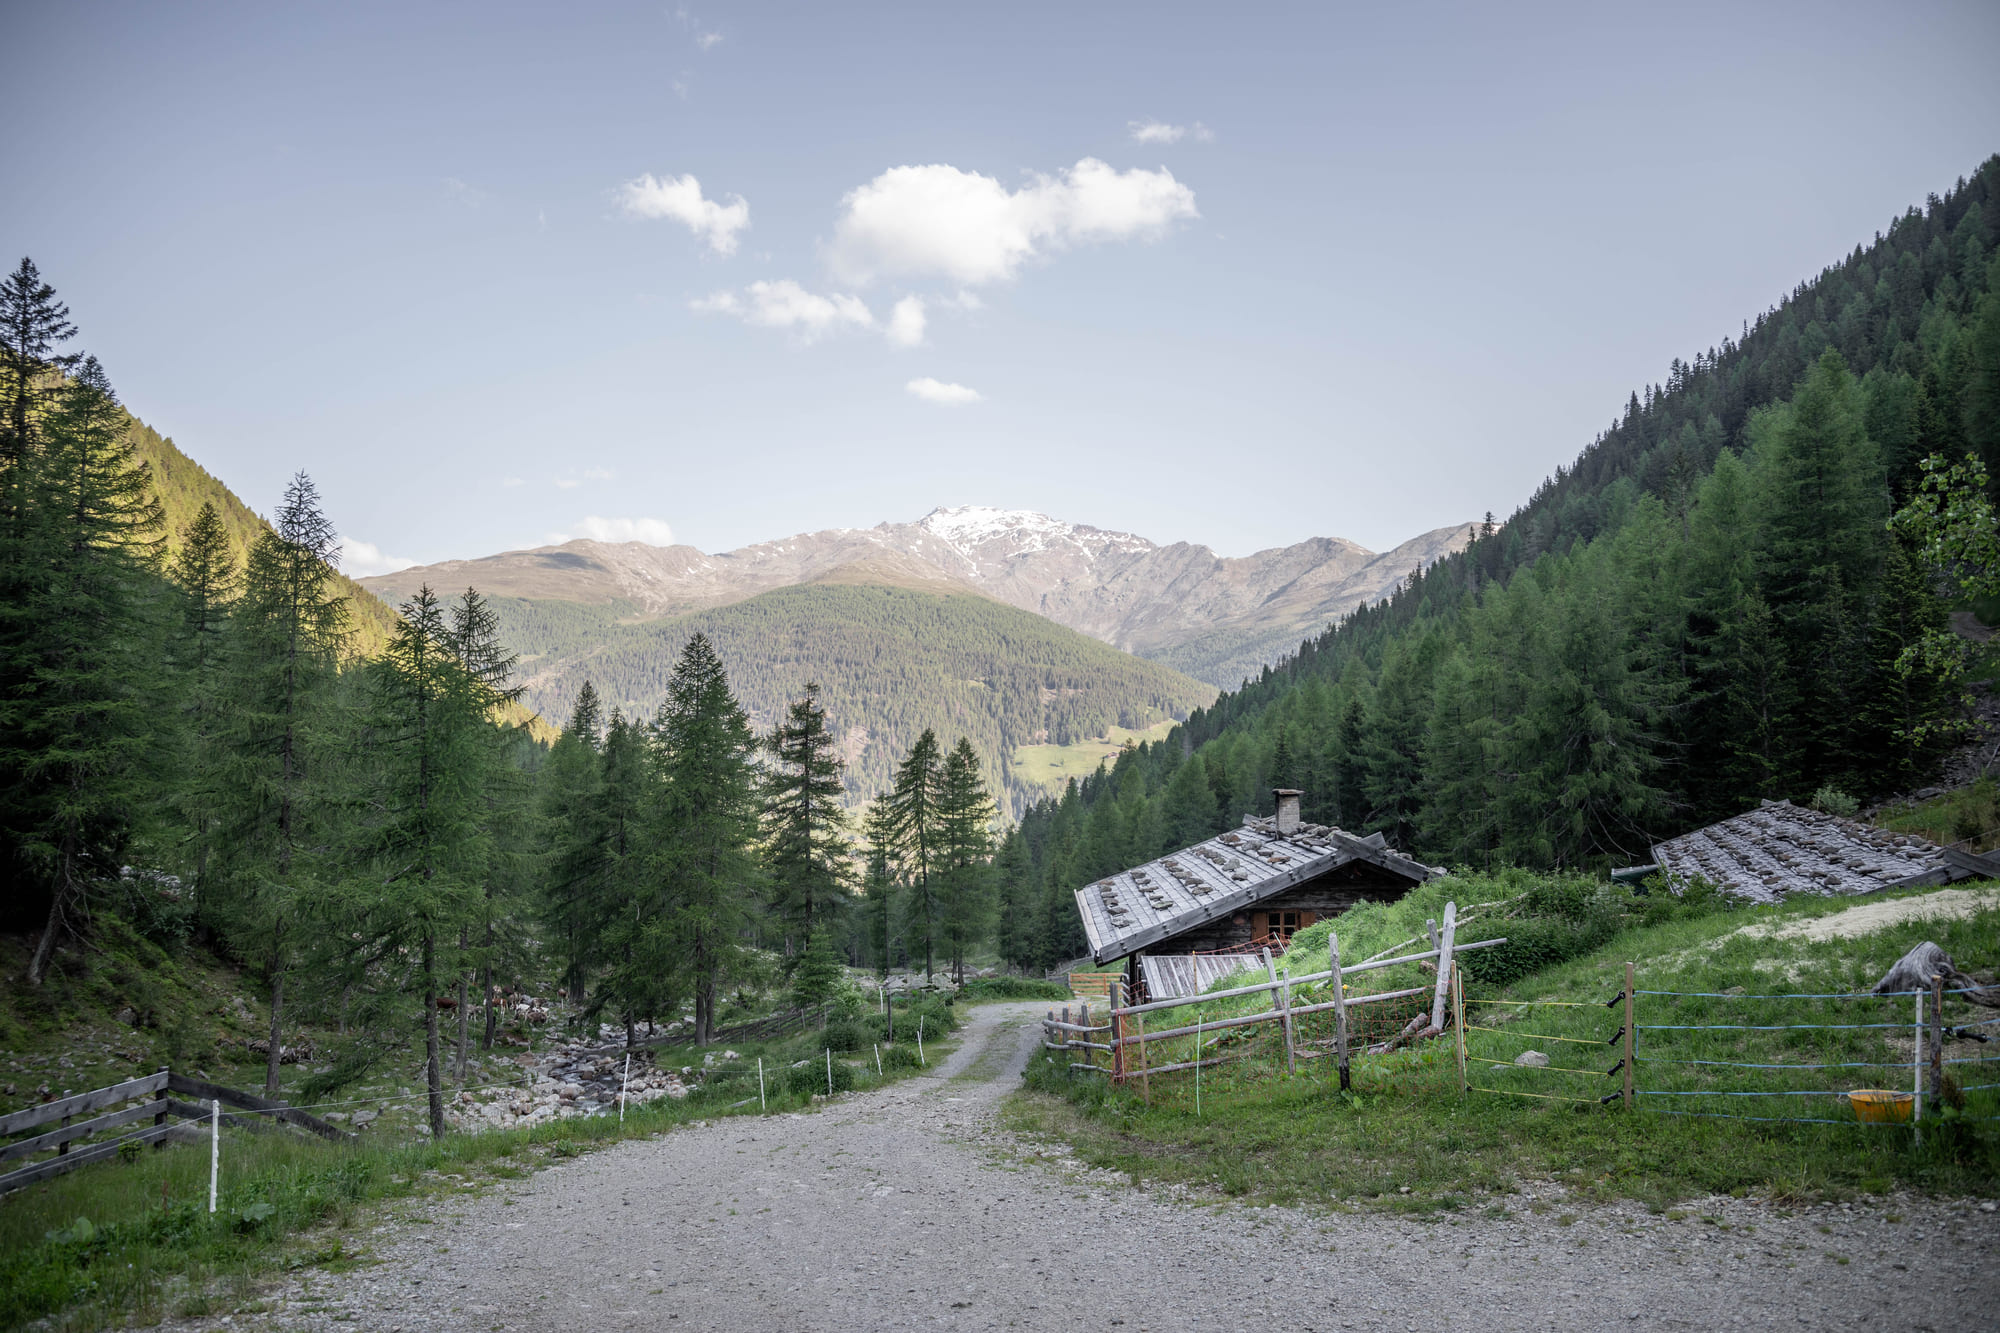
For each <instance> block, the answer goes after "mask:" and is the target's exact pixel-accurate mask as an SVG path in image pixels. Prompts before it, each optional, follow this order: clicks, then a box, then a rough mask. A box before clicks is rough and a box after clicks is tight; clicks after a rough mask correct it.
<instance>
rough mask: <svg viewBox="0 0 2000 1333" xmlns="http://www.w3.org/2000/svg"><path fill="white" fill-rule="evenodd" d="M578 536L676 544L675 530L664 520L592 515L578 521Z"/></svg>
mask: <svg viewBox="0 0 2000 1333" xmlns="http://www.w3.org/2000/svg"><path fill="white" fill-rule="evenodd" d="M576 535H577V536H579V537H587V538H589V539H590V540H591V541H594V542H645V543H646V544H647V545H649V546H672V545H673V544H674V530H673V529H672V528H671V527H669V526H668V524H667V521H666V520H665V519H663V518H600V517H599V516H597V515H596V514H592V515H590V516H589V517H587V518H583V519H580V520H578V522H577V525H576ZM568 540H569V538H568V537H564V538H563V541H568ZM558 544H560V543H558Z"/></svg>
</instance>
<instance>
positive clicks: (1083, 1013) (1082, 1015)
mask: <svg viewBox="0 0 2000 1333" xmlns="http://www.w3.org/2000/svg"><path fill="white" fill-rule="evenodd" d="M1076 1025H1077V1026H1078V1027H1080V1028H1087V1027H1089V1026H1090V1005H1089V1003H1088V1002H1085V1003H1084V1005H1083V1006H1082V1008H1081V1009H1080V1010H1079V1011H1078V1013H1077V1016H1076ZM1070 1040H1071V1041H1079V1042H1082V1043H1083V1062H1084V1063H1085V1064H1087V1065H1089V1066H1090V1067H1091V1068H1092V1069H1095V1068H1097V1052H1096V1051H1093V1050H1091V1049H1090V1034H1089V1033H1088V1032H1076V1033H1072V1034H1071V1035H1070Z"/></svg>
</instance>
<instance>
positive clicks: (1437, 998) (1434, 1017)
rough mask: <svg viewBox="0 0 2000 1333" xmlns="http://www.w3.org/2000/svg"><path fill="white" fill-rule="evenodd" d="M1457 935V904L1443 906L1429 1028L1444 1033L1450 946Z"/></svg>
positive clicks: (1448, 985) (1449, 988)
mask: <svg viewBox="0 0 2000 1333" xmlns="http://www.w3.org/2000/svg"><path fill="white" fill-rule="evenodd" d="M1457 934H1458V904H1457V903H1446V904H1445V905H1444V930H1443V931H1442V932H1441V933H1440V934H1439V936H1438V961H1437V969H1438V979H1437V991H1436V993H1435V994H1433V995H1432V996H1431V1026H1432V1027H1434V1028H1436V1029H1437V1030H1438V1031H1440V1032H1442V1031H1444V1006H1445V1000H1446V999H1447V998H1448V997H1449V996H1450V994H1451V946H1452V940H1453V938H1454V937H1455V936H1456V935H1457Z"/></svg>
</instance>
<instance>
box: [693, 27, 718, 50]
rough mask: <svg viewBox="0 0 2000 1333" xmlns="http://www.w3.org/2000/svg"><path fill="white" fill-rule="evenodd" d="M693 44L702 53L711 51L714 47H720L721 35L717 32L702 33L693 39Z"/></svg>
mask: <svg viewBox="0 0 2000 1333" xmlns="http://www.w3.org/2000/svg"><path fill="white" fill-rule="evenodd" d="M694 44H695V45H696V46H698V47H700V48H701V49H702V50H704V51H713V50H714V49H715V48H716V47H718V46H721V45H722V34H721V33H719V32H705V33H702V34H701V35H700V36H698V37H696V38H695V39H694Z"/></svg>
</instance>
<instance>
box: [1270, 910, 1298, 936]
mask: <svg viewBox="0 0 2000 1333" xmlns="http://www.w3.org/2000/svg"><path fill="white" fill-rule="evenodd" d="M1301 924H1303V923H1301V922H1300V920H1299V913H1297V912H1273V913H1271V928H1270V930H1269V931H1268V932H1267V933H1268V934H1271V935H1275V936H1276V937H1277V938H1279V939H1281V940H1289V939H1291V938H1292V933H1293V932H1294V931H1296V930H1297V929H1298V928H1299V926H1300V925H1301Z"/></svg>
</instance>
